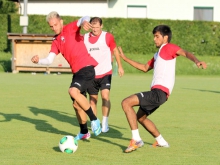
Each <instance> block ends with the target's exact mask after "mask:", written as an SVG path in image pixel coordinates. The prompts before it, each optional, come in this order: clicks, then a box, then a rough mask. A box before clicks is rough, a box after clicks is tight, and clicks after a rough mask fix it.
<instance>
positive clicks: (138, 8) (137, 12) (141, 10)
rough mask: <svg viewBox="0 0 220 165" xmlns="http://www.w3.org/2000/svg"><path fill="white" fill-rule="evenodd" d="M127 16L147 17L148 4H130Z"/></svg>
mask: <svg viewBox="0 0 220 165" xmlns="http://www.w3.org/2000/svg"><path fill="white" fill-rule="evenodd" d="M127 18H147V6H142V5H128V6H127Z"/></svg>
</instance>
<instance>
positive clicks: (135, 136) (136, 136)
mask: <svg viewBox="0 0 220 165" xmlns="http://www.w3.org/2000/svg"><path fill="white" fill-rule="evenodd" d="M131 133H132V139H134V140H135V141H140V140H141V137H140V134H139V131H138V129H136V130H131Z"/></svg>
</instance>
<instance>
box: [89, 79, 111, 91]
mask: <svg viewBox="0 0 220 165" xmlns="http://www.w3.org/2000/svg"><path fill="white" fill-rule="evenodd" d="M111 81H112V75H106V76H104V77H102V78H96V79H94V81H93V82H92V85H91V86H90V87H89V88H88V90H87V92H88V94H89V95H98V93H99V90H103V89H108V90H110V89H111Z"/></svg>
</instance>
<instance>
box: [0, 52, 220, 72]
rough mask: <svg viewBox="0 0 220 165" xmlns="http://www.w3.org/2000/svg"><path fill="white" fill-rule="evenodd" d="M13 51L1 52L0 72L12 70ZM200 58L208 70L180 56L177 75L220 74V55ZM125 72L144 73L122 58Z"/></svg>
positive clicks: (142, 59)
mask: <svg viewBox="0 0 220 165" xmlns="http://www.w3.org/2000/svg"><path fill="white" fill-rule="evenodd" d="M126 55H127V56H128V57H130V58H131V59H133V60H135V61H138V62H140V63H146V62H147V61H149V60H150V59H151V58H152V57H153V54H148V55H141V54H127V53H126ZM11 57H12V55H11V53H4V52H0V72H11ZM197 57H198V59H199V60H201V61H205V62H206V63H207V66H208V68H207V69H206V70H202V69H196V68H197V67H196V65H195V64H194V63H193V62H191V61H190V60H188V59H186V58H185V57H178V58H177V64H176V75H219V71H220V57H219V56H197ZM122 64H123V68H124V71H125V73H142V72H141V71H139V70H137V69H135V68H133V67H131V66H130V65H129V64H127V63H125V62H124V61H123V60H122ZM151 73H152V72H151Z"/></svg>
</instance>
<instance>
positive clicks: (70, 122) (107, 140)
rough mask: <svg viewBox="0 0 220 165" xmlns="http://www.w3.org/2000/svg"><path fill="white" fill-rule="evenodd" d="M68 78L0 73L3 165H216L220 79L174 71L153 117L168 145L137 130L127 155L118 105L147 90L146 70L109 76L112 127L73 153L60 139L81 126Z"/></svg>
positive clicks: (124, 122) (0, 159) (0, 154)
mask: <svg viewBox="0 0 220 165" xmlns="http://www.w3.org/2000/svg"><path fill="white" fill-rule="evenodd" d="M71 77H72V75H71V74H61V75H53V74H51V75H44V74H43V73H39V74H36V75H31V74H30V73H26V74H24V73H19V74H12V73H0V93H1V94H0V102H1V103H0V125H1V129H0V137H1V147H0V164H1V165H60V164H64V165H68V164H78V165H83V164H91V165H116V164H117V165H125V164H141V165H142V164H149V165H158V164H167V165H176V164H186V165H194V164H196V165H197V164H198V165H209V164H210V165H219V164H220V152H219V149H220V138H219V135H220V127H219V126H220V117H219V107H220V101H219V95H220V86H219V84H220V77H218V76H177V78H176V84H175V87H174V90H173V93H172V95H171V96H170V98H169V101H168V102H166V103H165V104H164V105H162V106H161V107H160V108H159V109H158V110H157V111H156V112H155V113H154V114H153V115H152V116H150V119H152V120H153V121H154V122H155V123H156V125H157V126H158V128H159V130H160V131H161V133H162V135H163V136H164V138H165V139H166V140H167V141H168V142H169V144H170V146H171V147H170V148H152V147H151V144H152V143H153V142H154V139H153V137H151V136H150V135H149V133H147V132H146V131H145V130H144V129H143V128H142V127H139V130H140V135H141V137H142V139H143V141H144V143H145V145H144V147H143V148H140V149H138V150H137V151H134V152H132V153H129V154H126V153H123V150H124V149H126V147H127V146H128V144H129V140H130V138H131V131H130V129H129V126H128V123H127V120H126V118H125V115H124V112H123V111H122V109H121V106H120V102H121V100H122V99H123V98H125V97H127V96H129V95H130V94H133V93H136V92H140V91H144V90H148V89H149V86H150V82H151V75H149V74H144V73H143V74H133V75H131V74H125V76H124V77H122V78H119V77H118V76H113V80H112V82H113V83H112V90H111V103H112V110H111V114H110V118H109V124H110V131H109V132H108V133H106V134H100V135H99V136H98V137H95V136H94V135H93V134H92V137H91V138H90V140H89V141H79V147H78V150H77V151H76V152H75V153H74V154H65V153H62V152H60V150H59V148H58V142H59V140H60V139H61V138H62V137H63V136H64V135H67V134H68V135H73V136H75V135H76V134H77V133H78V131H79V127H78V122H77V119H76V116H75V112H74V110H73V108H72V105H71V100H70V98H69V96H68V93H67V91H68V87H69V84H70V81H71ZM98 106H99V113H98V117H99V118H100V119H101V113H100V102H99V104H98ZM89 126H90V124H89Z"/></svg>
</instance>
